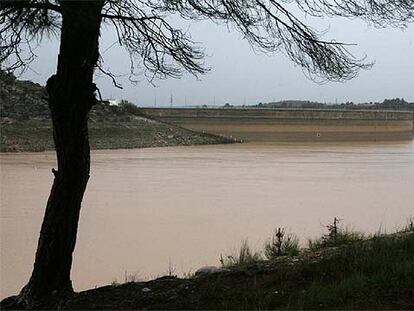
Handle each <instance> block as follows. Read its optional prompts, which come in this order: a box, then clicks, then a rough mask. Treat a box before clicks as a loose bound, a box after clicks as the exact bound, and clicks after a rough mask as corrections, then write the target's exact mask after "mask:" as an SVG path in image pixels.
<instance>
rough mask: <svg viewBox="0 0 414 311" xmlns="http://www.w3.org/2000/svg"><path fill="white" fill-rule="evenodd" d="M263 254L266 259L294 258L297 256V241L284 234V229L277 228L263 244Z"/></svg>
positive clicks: (295, 238) (292, 236)
mask: <svg viewBox="0 0 414 311" xmlns="http://www.w3.org/2000/svg"><path fill="white" fill-rule="evenodd" d="M264 254H265V256H266V258H267V259H274V258H276V257H279V256H296V255H298V254H299V239H298V237H297V236H295V235H293V234H286V233H285V229H284V228H278V229H277V230H275V232H274V234H273V236H272V237H271V238H270V239H269V240H268V241H267V242H266V243H265V246H264Z"/></svg>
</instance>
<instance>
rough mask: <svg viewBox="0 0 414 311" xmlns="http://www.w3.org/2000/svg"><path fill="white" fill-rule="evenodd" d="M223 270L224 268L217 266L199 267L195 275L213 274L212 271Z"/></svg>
mask: <svg viewBox="0 0 414 311" xmlns="http://www.w3.org/2000/svg"><path fill="white" fill-rule="evenodd" d="M222 271H224V269H222V268H217V267H216V266H204V267H201V268H200V269H198V270H197V271H196V272H195V275H199V274H212V273H218V272H222Z"/></svg>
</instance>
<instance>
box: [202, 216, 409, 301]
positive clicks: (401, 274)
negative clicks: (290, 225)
mask: <svg viewBox="0 0 414 311" xmlns="http://www.w3.org/2000/svg"><path fill="white" fill-rule="evenodd" d="M327 229H328V232H327V233H326V234H324V235H322V236H321V237H320V238H319V239H317V240H313V241H310V242H309V248H307V249H302V250H300V252H299V249H298V248H297V244H296V243H293V244H294V245H296V247H294V249H295V253H296V252H298V253H297V254H296V255H294V254H289V252H287V251H286V252H284V253H283V252H282V251H281V248H282V247H280V246H281V245H283V242H285V243H287V245H289V243H290V242H289V241H292V235H285V236H282V237H280V236H281V234H280V233H284V230H283V229H278V230H276V231H275V235H274V236H273V237H272V238H271V240H270V241H271V242H272V243H271V244H270V245H273V246H276V251H275V249H274V247H273V248H272V252H271V254H272V255H273V256H271V257H270V258H269V257H268V256H266V257H267V258H269V259H270V260H267V261H266V260H264V257H263V255H261V253H260V252H256V253H254V252H253V251H252V250H251V249H250V247H249V245H248V244H247V243H244V244H243V245H242V249H243V251H240V255H242V254H253V253H254V254H255V256H253V257H250V259H251V262H250V266H249V265H246V264H245V263H244V262H243V260H241V259H242V258H243V257H242V256H240V255H239V258H238V259H236V260H234V259H233V260H232V261H231V262H229V261H227V262H225V264H224V266H225V267H226V268H227V269H228V268H230V269H233V270H234V271H238V273H235V274H233V275H232V274H229V275H228V276H227V277H224V276H219V277H216V278H211V279H210V280H209V281H208V282H205V283H204V284H203V286H205V288H204V289H203V290H204V292H203V294H201V295H200V305H201V306H203V308H207V309H216V308H219V309H413V308H414V223H413V219H411V220H409V222H408V224H407V226H406V227H405V228H403V229H402V230H400V231H399V232H397V233H395V234H390V235H386V234H376V235H373V236H364V235H363V234H361V233H358V232H352V231H350V230H346V229H343V228H341V227H340V226H339V220H338V219H337V218H335V219H334V221H333V223H332V224H330V225H328V226H327ZM277 235H279V238H278V236H277ZM288 237H290V239H288ZM293 241H296V239H294V238H293ZM268 249H269V241H268V242H266V244H265V246H264V251H263V253H264V254H266V251H267V250H268ZM288 249H289V248H288ZM253 258H255V259H257V260H256V261H253ZM278 259H279V260H278ZM231 264H233V265H231ZM235 284H237V285H235Z"/></svg>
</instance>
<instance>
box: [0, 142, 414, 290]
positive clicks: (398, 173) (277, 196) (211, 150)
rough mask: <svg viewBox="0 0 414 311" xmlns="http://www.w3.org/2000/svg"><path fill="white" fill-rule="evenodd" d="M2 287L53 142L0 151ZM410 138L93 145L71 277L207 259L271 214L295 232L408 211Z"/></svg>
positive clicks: (25, 261)
mask: <svg viewBox="0 0 414 311" xmlns="http://www.w3.org/2000/svg"><path fill="white" fill-rule="evenodd" d="M0 159H1V281H0V283H1V297H2V298H3V297H5V296H7V295H11V294H16V293H17V291H18V290H19V289H20V288H21V287H22V286H23V285H24V283H25V281H27V279H28V277H29V275H30V272H31V265H32V263H33V258H34V252H35V248H36V243H37V238H38V233H39V230H40V224H41V220H42V217H43V212H44V206H45V202H46V199H47V196H48V192H49V188H50V186H51V183H52V173H51V167H52V166H53V165H54V164H55V160H54V159H55V158H54V154H53V153H26V154H1V155H0ZM413 186H414V144H412V143H408V144H391V143H389V144H371V145H364V144H345V143H344V144H324V145H316V144H309V145H303V144H302V145H254V144H238V145H223V146H198V147H174V148H154V149H141V150H115V151H112V150H111V151H96V152H94V153H93V164H92V176H91V179H90V183H89V185H88V190H87V194H86V196H85V200H84V204H83V209H82V214H81V222H80V227H79V234H78V244H77V247H76V251H75V257H74V268H73V273H72V279H73V282H74V287H75V289H77V290H81V289H86V288H89V287H94V286H95V285H103V284H108V283H110V282H111V281H113V280H115V279H117V280H118V281H122V280H123V276H124V273H125V271H127V272H128V273H138V274H140V275H141V276H142V277H155V276H158V275H161V274H163V273H165V272H166V271H167V269H168V262H169V258H171V262H172V264H173V265H174V267H175V269H176V272H177V273H179V274H181V273H185V272H189V271H194V270H195V269H197V268H198V267H200V266H203V265H207V264H218V258H219V256H220V253H228V252H231V251H232V250H234V249H235V248H236V247H237V245H239V244H240V241H241V240H242V239H243V238H249V241H250V242H251V243H252V244H253V245H254V246H256V247H260V246H261V245H262V243H263V242H264V240H265V238H266V237H268V236H269V235H270V234H271V232H272V230H273V228H275V227H276V226H286V227H287V228H288V229H289V231H291V232H295V233H297V234H298V235H299V236H300V237H301V239H302V242H303V243H304V242H305V241H306V238H307V237H313V236H316V235H318V234H320V233H321V231H322V230H323V228H322V225H323V224H326V223H327V222H329V221H330V220H331V219H332V218H333V217H334V216H337V217H339V218H342V219H344V221H345V223H346V224H350V225H352V227H354V228H356V229H360V230H364V231H370V232H374V231H377V230H378V229H380V228H381V229H382V230H394V229H395V228H396V226H398V225H402V224H404V222H405V221H406V219H407V217H409V216H410V215H413V214H414V210H413V208H412V206H413V203H414V192H413V189H414V187H413Z"/></svg>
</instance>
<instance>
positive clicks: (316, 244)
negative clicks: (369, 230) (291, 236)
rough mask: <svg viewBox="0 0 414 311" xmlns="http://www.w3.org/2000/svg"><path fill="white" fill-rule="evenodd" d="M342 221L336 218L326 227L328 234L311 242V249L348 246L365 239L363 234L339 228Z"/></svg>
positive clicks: (309, 242) (309, 243) (309, 244)
mask: <svg viewBox="0 0 414 311" xmlns="http://www.w3.org/2000/svg"><path fill="white" fill-rule="evenodd" d="M340 221H341V220H340V219H338V218H336V217H335V218H334V221H333V222H332V223H331V224H328V225H327V226H326V228H327V229H328V233H327V234H324V235H323V236H322V237H321V238H320V239H317V240H309V241H308V247H309V249H310V250H318V249H321V248H326V247H335V246H341V245H347V244H352V243H355V242H359V241H362V240H364V239H365V236H364V235H363V234H362V233H359V232H355V231H350V230H348V229H343V228H341V227H340V226H339V222H340Z"/></svg>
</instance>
